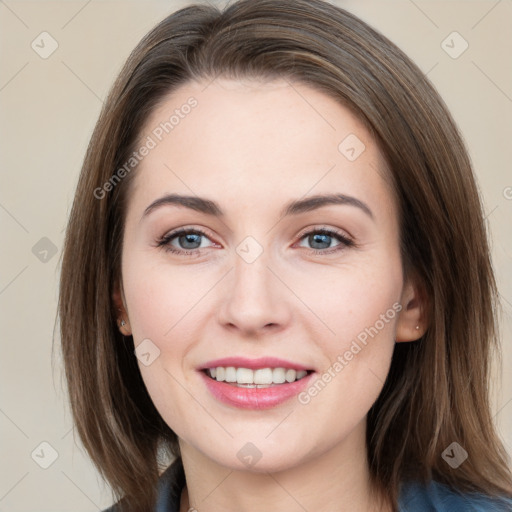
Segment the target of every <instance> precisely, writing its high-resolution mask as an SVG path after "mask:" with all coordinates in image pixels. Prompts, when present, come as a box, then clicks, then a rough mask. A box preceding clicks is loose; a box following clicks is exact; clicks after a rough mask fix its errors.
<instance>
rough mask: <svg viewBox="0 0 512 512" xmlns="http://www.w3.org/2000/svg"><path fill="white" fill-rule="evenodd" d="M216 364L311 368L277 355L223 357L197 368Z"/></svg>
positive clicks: (240, 366) (252, 368)
mask: <svg viewBox="0 0 512 512" xmlns="http://www.w3.org/2000/svg"><path fill="white" fill-rule="evenodd" d="M217 366H223V367H228V366H234V367H235V368H250V369H251V370H258V369H260V368H287V369H292V370H311V368H308V367H307V366H304V365H302V364H299V363H294V362H292V361H286V360H285V359H279V358H277V357H260V358H258V359H248V358H246V357H223V358H221V359H214V360H212V361H208V362H207V363H205V364H204V365H202V366H201V367H200V368H199V369H200V370H206V369H207V368H216V367H217Z"/></svg>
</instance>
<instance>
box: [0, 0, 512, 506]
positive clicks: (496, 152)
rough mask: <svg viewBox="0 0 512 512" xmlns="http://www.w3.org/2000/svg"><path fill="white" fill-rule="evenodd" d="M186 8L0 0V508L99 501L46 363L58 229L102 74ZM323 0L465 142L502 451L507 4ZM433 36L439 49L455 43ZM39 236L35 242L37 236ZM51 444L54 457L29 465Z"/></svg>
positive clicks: (506, 434) (508, 246)
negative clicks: (479, 226)
mask: <svg viewBox="0 0 512 512" xmlns="http://www.w3.org/2000/svg"><path fill="white" fill-rule="evenodd" d="M189 3H191V2H178V1H167V2H162V1H144V2H143V1H137V2H121V1H101V0H93V1H81V2H73V1H69V2H67V1H60V2H45V1H40V2H35V1H33V2H24V1H14V0H10V1H9V0H8V1H6V2H1V1H0V38H1V48H2V49H3V51H2V54H1V62H0V108H1V120H0V130H1V134H0V144H1V148H0V158H1V167H0V169H1V172H2V186H1V189H0V223H1V227H2V233H3V240H4V242H3V244H2V251H1V261H0V308H1V309H0V310H1V327H0V329H1V331H0V336H1V343H2V354H1V358H0V370H1V372H0V375H1V377H0V378H1V387H0V389H1V392H0V393H1V394H0V433H1V435H0V439H1V448H2V452H1V454H2V455H1V457H2V469H1V478H0V512H1V511H12V512H15V511H38V512H44V511H52V512H57V511H75V512H79V511H95V510H98V509H101V508H104V507H106V506H107V505H109V504H110V503H111V501H110V497H109V492H108V489H107V488H106V487H105V486H104V485H103V484H102V482H101V480H100V479H99V477H98V476H97V473H96V472H95V470H94V469H93V468H92V466H91V464H90V463H89V461H88V459H87V458H86V457H85V455H84V453H83V449H82V448H81V447H80V444H79V443H78V442H77V443H76V444H75V441H74V439H73V430H72V424H71V419H70V414H69V411H68V408H67V406H66V404H65V402H66V395H65V392H64V391H63V386H62V380H61V377H62V374H61V368H60V356H59V354H58V353H57V354H56V358H55V370H54V371H53V372H52V364H51V348H52V335H53V329H54V320H55V314H56V301H57V286H58V277H59V268H58V265H59V256H60V250H61V247H62V241H63V230H64V227H65V224H66V220H67V216H68V213H69V208H70V205H71V201H72V197H73V193H74V187H75V185H76V182H77V177H78V172H79V169H80V165H81V160H82V158H83V155H84V151H85V149H86V144H87V142H88V139H89V137H90V135H91V132H92V129H93V125H94V123H95V121H96V119H97V116H98V114H99V111H100V107H101V104H102V99H103V98H105V95H106V93H107V91H108V89H109V87H110V85H111V83H112V81H113V79H114V77H115V75H116V74H117V73H118V71H119V70H120V67H121V65H122V63H123V61H124V59H125V58H126V57H127V56H128V54H129V52H130V51H131V49H132V48H133V47H134V46H135V44H136V43H137V42H138V41H139V39H140V38H141V37H142V36H143V35H144V34H145V33H146V32H147V31H148V30H149V29H150V28H151V27H152V26H154V25H155V24H156V23H157V22H158V21H160V20H161V19H162V18H164V17H165V16H166V15H168V14H169V13H170V12H172V11H173V10H175V9H178V8H180V7H182V6H184V5H187V4H189ZM203 3H204V2H203ZM212 3H216V5H220V6H222V5H224V2H213V1H212ZM336 3H338V4H339V5H341V6H344V7H346V8H347V9H348V10H350V11H352V12H354V13H355V14H358V15H360V16H361V17H362V18H363V19H365V20H366V21H367V22H369V23H370V24H371V25H373V26H374V27H376V28H378V29H380V30H381V31H382V32H383V33H384V34H385V35H387V36H388V37H389V38H390V39H392V40H393V41H394V42H396V43H397V44H398V45H399V46H400V47H401V48H402V49H403V50H405V51H406V53H408V54H409V55H410V56H411V57H412V58H413V59H414V60H415V61H416V62H417V63H418V65H419V66H420V67H421V68H422V69H423V70H424V71H425V72H428V76H429V77H430V78H431V80H432V81H433V82H434V84H435V85H436V87H437V88H438V90H439V92H440V93H441V95H442V96H443V98H444V99H445V101H446V103H447V104H448V106H449V108H450V109H451V111H452V113H453V115H454V117H455V119H456V121H457V122H458V124H459V126H460V128H461V130H462V132H463V134H464V136H465V139H466V141H467V144H468V146H469V149H470V153H471V156H472V159H473V161H474V164H475V168H476V172H477V175H478V178H479V182H480V186H481V190H482V193H483V196H484V199H485V209H486V213H487V220H488V222H489V228H490V230H491V233H492V246H493V258H494V264H495V268H496V272H497V277H498V283H499V287H500V291H501V295H502V298H503V316H502V322H501V324H502V339H503V344H504V357H503V367H504V371H503V381H502V385H501V387H498V386H496V389H495V393H494V401H493V408H494V411H495V413H496V419H497V423H498V426H499V429H500V432H501V434H502V436H503V438H504V440H505V442H506V443H507V447H508V450H509V452H510V453H512V373H511V372H510V371H508V369H509V368H510V367H511V365H512V343H511V342H512V319H511V314H512V271H511V270H512V236H511V233H512V230H511V227H512V173H511V162H512V150H511V148H512V143H511V140H512V126H511V124H512V122H511V118H512V116H511V114H512V67H511V66H510V55H511V54H512V31H511V30H510V27H511V26H512V2H511V1H510V0H502V1H496V0H493V1H479V0H476V1H446V0H445V1H427V0H415V1H412V0H402V1H382V0H381V1H356V0H350V1H339V2H336ZM43 31H47V32H48V33H49V34H51V36H52V37H53V38H54V39H55V40H56V41H57V43H58V48H57V50H56V51H55V52H54V53H53V54H52V55H51V56H49V57H48V58H47V59H43V58H41V57H40V56H39V55H38V53H36V52H35V51H34V50H33V49H32V48H31V43H32V41H34V40H36V43H37V41H40V39H37V37H38V36H39V34H41V32H43ZM453 31H457V32H458V33H459V34H460V35H461V36H462V37H463V38H464V40H465V41H467V43H468V44H469V47H468V49H467V50H466V51H465V52H464V53H463V54H462V55H460V56H459V57H458V58H456V59H454V58H452V57H451V56H449V55H448V54H447V53H446V52H445V51H444V49H443V47H442V41H443V40H445V39H446V38H447V36H448V35H449V34H451V33H452V32H453ZM451 37H452V39H453V36H451ZM455 37H458V36H455ZM47 41H49V40H47ZM447 41H448V42H449V44H450V45H451V46H454V49H452V50H451V51H452V52H454V51H456V50H460V49H461V48H462V46H461V45H462V44H464V43H463V41H462V40H461V39H460V38H459V39H455V40H454V43H453V44H452V43H451V42H450V41H451V39H448V40H447ZM45 48H47V49H48V48H49V43H47V44H46V45H45ZM44 237H46V238H47V239H49V240H43V241H40V240H41V239H42V238H44ZM36 244H39V245H36ZM34 246H35V249H33V248H34ZM53 246H54V247H53ZM52 249H54V251H55V254H53V253H52ZM45 250H47V251H48V252H47V253H45V252H44V251H45ZM41 258H42V259H43V260H44V259H45V258H46V260H47V261H41ZM468 278H470V276H468ZM57 338H58V337H57ZM57 341H58V339H57ZM42 442H47V443H49V444H50V445H51V447H52V448H50V447H48V446H46V445H43V446H40V444H41V443H42ZM52 449H53V450H55V452H56V454H57V455H58V456H57V458H56V460H55V461H54V462H53V463H52V464H51V465H50V466H49V467H48V468H47V469H43V468H42V467H40V464H43V465H44V464H45V463H46V464H48V463H50V462H52V453H53V452H52ZM34 450H35V452H34ZM31 454H33V458H32V456H31ZM470 456H471V454H470Z"/></svg>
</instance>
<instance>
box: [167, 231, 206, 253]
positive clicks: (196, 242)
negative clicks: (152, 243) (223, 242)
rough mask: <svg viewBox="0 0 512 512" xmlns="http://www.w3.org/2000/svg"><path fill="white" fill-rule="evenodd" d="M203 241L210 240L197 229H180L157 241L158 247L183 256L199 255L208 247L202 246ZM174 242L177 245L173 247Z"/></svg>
mask: <svg viewBox="0 0 512 512" xmlns="http://www.w3.org/2000/svg"><path fill="white" fill-rule="evenodd" d="M201 239H208V240H209V238H208V235H207V234H206V233H205V232H204V231H202V230H200V229H197V228H195V229H187V228H180V229H177V230H176V231H172V232H171V233H168V234H166V235H165V236H163V237H162V238H160V239H159V240H158V241H157V247H162V248H163V249H164V250H165V251H167V252H172V253H174V254H180V255H183V256H191V255H199V254H200V252H201V249H204V248H206V247H208V246H204V245H203V244H202V242H203V240H201ZM173 242H176V243H175V244H174V245H173ZM176 245H178V247H176Z"/></svg>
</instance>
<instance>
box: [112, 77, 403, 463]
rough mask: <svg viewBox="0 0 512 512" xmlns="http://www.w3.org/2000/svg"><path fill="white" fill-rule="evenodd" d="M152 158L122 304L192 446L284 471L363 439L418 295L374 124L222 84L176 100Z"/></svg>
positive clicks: (166, 111) (137, 204)
mask: <svg viewBox="0 0 512 512" xmlns="http://www.w3.org/2000/svg"><path fill="white" fill-rule="evenodd" d="M191 97H192V98H193V100H190V98H191ZM185 105H189V106H190V108H187V107H184V106H185ZM173 114H174V119H171V116H173ZM170 119H171V121H170V123H172V126H171V125H170V124H169V120H170ZM166 122H167V123H168V124H167V125H166V124H165V123H166ZM167 131H168V133H167ZM150 139H151V141H152V142H150ZM140 142H141V144H140V145H142V144H146V145H147V147H149V148H150V149H149V150H148V151H141V152H140V153H146V155H145V156H144V157H143V158H141V161H140V163H139V165H138V167H137V169H136V171H134V172H136V175H135V176H134V177H133V178H134V181H133V182H132V183H131V185H132V188H131V190H130V196H129V202H128V207H127V216H126V224H125V233H124V241H123V253H122V283H121V284H122V297H123V303H124V308H125V315H126V317H127V318H128V319H129V328H130V332H131V333H132V335H133V339H134V343H135V348H136V349H137V354H138V360H139V367H140V371H141V373H142V377H143V379H144V382H145V384H146V387H147V389H148V391H149V394H150V396H151V398H152V400H153V401H154V404H155V406H156V408H157V409H158V411H159V412H160V414H161V416H162V417H163V418H164V420H165V421H166V422H167V424H168V425H169V427H170V428H171V429H172V430H173V431H174V432H176V434H177V435H178V437H179V439H180V444H181V445H182V446H183V447H185V446H186V447H190V449H193V450H195V451H196V452H198V453H201V454H202V455H203V456H205V457H206V458H207V459H208V460H211V461H214V462H216V463H218V464H220V465H223V466H226V467H229V468H235V469H236V468H238V469H241V468H247V467H248V464H251V462H250V459H249V458H247V455H249V456H250V457H252V459H251V460H256V459H258V458H259V459H260V460H259V461H257V464H254V465H253V467H252V469H253V470H254V471H277V470H282V469H285V468H289V467H292V466H297V465H299V464H301V463H302V462H305V461H307V460H308V459H312V458H314V457H318V456H320V455H322V454H325V453H328V452H329V451H330V450H335V449H336V448H337V447H340V446H343V445H346V444H347V443H348V442H349V441H350V440H351V439H352V440H353V439H355V438H357V439H359V440H361V439H362V438H363V437H364V436H363V432H364V428H365V421H366V415H367V412H368V410H369V409H370V407H371V406H372V404H373V403H374V401H375V400H376V398H377V396H378V394H379V392H380V391H381V389H382V386H383V383H384V381H385V379H386V375H387V373H388V370H389V365H390V360H391V355H392V351H393V348H394V343H395V336H396V329H397V323H398V317H399V315H398V311H399V310H400V308H401V307H402V306H401V305H400V303H401V302H402V303H403V294H404V280H403V276H402V271H401V259H400V252H399V232H398V218H397V208H396V204H395V200H394V197H393V194H392V190H391V188H390V183H389V181H388V180H387V179H386V176H387V172H388V171H387V169H386V164H385V161H384V159H383V157H382V155H381V153H380V152H379V150H378V147H377V145H376V143H375V141H374V140H372V138H371V136H370V135H369V133H368V131H367V130H366V129H365V128H364V126H363V124H362V123H361V122H360V121H359V120H358V119H357V118H356V117H354V116H353V115H352V114H351V113H350V111H349V110H347V109H346V108H344V107H342V106H340V105H339V104H338V103H337V102H335V101H334V100H333V99H331V98H329V97H328V96H326V95H324V94H323V93H320V92H318V91H316V90H314V89H311V88H309V87H308V86H305V85H301V84H297V83H296V84H293V86H292V85H290V84H289V83H288V82H286V81H284V80H283V81H274V82H272V83H265V84H264V83H260V82H254V81H251V82H250V81H243V82H240V81H236V82H235V81H231V80H227V79H222V80H221V79H217V80H215V81H214V82H213V83H211V84H210V85H208V84H207V83H196V82H193V83H188V84H186V85H184V86H182V87H181V88H180V89H178V90H176V91H174V92H173V93H172V95H170V96H168V97H167V98H166V100H165V101H164V102H163V103H161V104H160V105H159V107H158V108H157V110H155V111H154V112H153V114H152V115H151V116H150V118H149V119H148V121H147V124H146V127H145V129H144V130H143V132H142V133H141V136H140ZM171 195H173V196H174V198H176V196H177V195H179V196H190V197H191V199H189V200H186V201H185V202H184V203H178V202H176V201H175V199H174V200H173V199H171V198H170V196H171ZM314 196H315V197H316V196H330V197H331V198H332V197H334V196H336V197H338V198H341V199H339V201H338V202H333V201H331V202H329V201H322V200H321V199H319V200H318V201H316V202H311V201H310V200H311V198H313V197H314ZM199 198H200V199H199ZM202 200H207V201H210V202H213V203H215V204H214V205H213V206H212V203H210V202H208V203H204V201H202ZM304 201H306V202H305V203H302V202H304ZM294 202H296V203H295V206H293V203H294ZM290 205H292V206H291V207H290ZM227 358H229V359H228V360H226V359H227ZM207 368H215V370H214V371H213V372H212V373H213V374H214V375H215V378H212V377H211V376H210V375H208V373H209V372H208V370H206V369H207ZM226 368H228V369H226ZM237 368H242V369H241V370H236V369H237ZM279 368H281V369H279ZM293 370H295V371H293ZM304 373H306V375H305V376H304ZM298 377H302V378H300V379H299V380H296V379H297V378H298ZM235 378H236V379H237V382H226V381H225V380H224V381H223V380H222V379H228V380H231V381H232V380H234V379H235ZM294 379H295V382H292V381H294ZM283 380H284V381H285V382H284V383H283ZM289 381H290V382H289ZM255 382H256V384H257V383H260V384H259V385H258V386H255ZM270 382H272V385H270ZM251 383H252V384H251ZM333 426H335V428H333Z"/></svg>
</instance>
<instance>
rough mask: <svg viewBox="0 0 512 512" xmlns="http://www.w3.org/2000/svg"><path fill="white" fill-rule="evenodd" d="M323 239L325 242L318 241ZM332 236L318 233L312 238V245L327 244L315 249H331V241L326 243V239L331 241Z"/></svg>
mask: <svg viewBox="0 0 512 512" xmlns="http://www.w3.org/2000/svg"><path fill="white" fill-rule="evenodd" d="M319 237H321V238H322V239H323V240H318V238H319ZM330 237H331V236H330V235H326V234H325V233H316V234H314V235H311V236H310V239H311V238H312V239H313V241H312V243H313V244H314V243H316V242H318V243H320V244H325V246H324V247H315V249H326V248H327V247H329V241H326V239H329V238H330ZM310 241H311V240H310Z"/></svg>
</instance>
